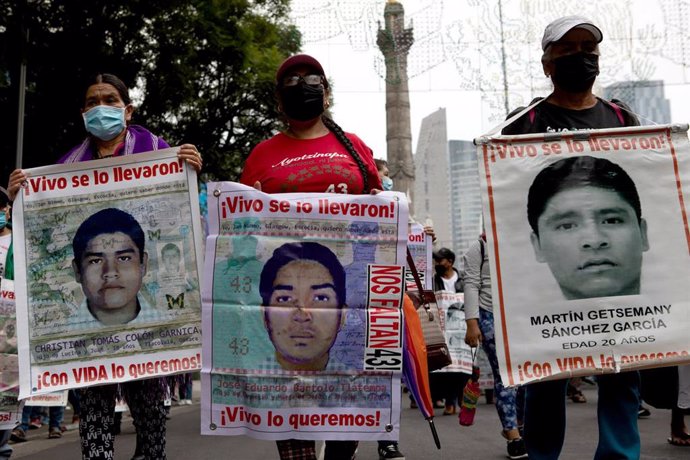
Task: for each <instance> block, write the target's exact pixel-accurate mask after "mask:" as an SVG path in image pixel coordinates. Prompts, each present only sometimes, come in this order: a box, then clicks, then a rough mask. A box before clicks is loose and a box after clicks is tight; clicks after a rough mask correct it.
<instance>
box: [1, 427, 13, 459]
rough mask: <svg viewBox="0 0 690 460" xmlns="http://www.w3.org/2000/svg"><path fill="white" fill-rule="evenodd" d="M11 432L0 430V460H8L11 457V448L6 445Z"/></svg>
mask: <svg viewBox="0 0 690 460" xmlns="http://www.w3.org/2000/svg"><path fill="white" fill-rule="evenodd" d="M11 433H12V430H0V460H8V459H9V458H10V457H11V456H12V447H10V445H9V444H8V443H7V442H8V441H9V440H10V434H11Z"/></svg>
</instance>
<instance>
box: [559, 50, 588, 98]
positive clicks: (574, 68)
mask: <svg viewBox="0 0 690 460" xmlns="http://www.w3.org/2000/svg"><path fill="white" fill-rule="evenodd" d="M553 65H554V67H555V71H554V73H553V75H552V76H551V78H552V79H553V82H554V84H556V85H558V87H559V88H561V89H563V90H565V91H568V92H570V93H580V92H582V91H585V90H587V89H589V88H590V87H591V86H592V84H593V83H594V80H595V79H596V78H597V75H599V56H597V55H596V54H591V53H576V54H569V55H567V56H561V57H559V58H556V59H554V60H553Z"/></svg>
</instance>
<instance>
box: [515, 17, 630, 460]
mask: <svg viewBox="0 0 690 460" xmlns="http://www.w3.org/2000/svg"><path fill="white" fill-rule="evenodd" d="M602 38H603V35H602V32H601V30H600V29H599V28H598V27H597V26H595V25H594V24H593V23H592V21H590V20H589V19H587V18H584V17H581V16H567V17H562V18H559V19H556V20H555V21H553V22H552V23H550V24H549V25H548V26H546V29H545V30H544V37H543V39H542V50H543V55H542V58H541V61H542V66H543V69H544V73H545V74H546V76H547V77H549V78H551V81H552V82H553V86H554V89H553V92H552V93H551V94H550V95H549V96H547V97H546V98H545V99H542V100H541V101H540V102H539V104H538V105H536V106H534V107H533V108H531V109H530V110H528V111H526V112H525V113H523V114H522V115H521V116H518V118H517V119H516V120H515V121H513V122H512V123H511V124H509V125H508V126H507V127H506V128H504V129H503V131H502V133H503V134H527V133H543V132H561V131H575V130H591V129H601V128H617V127H622V126H633V125H639V122H638V120H637V118H636V117H635V116H634V115H633V113H632V112H631V111H630V109H629V108H627V107H626V106H625V105H624V104H622V103H621V102H618V101H611V102H609V101H605V100H603V99H600V98H598V97H596V96H595V95H594V94H593V93H592V86H593V85H594V81H595V79H596V77H597V75H599V54H600V53H599V43H600V42H601V41H602ZM533 102H535V101H533ZM521 111H523V112H524V109H522V108H519V109H517V110H516V111H515V112H513V114H516V113H518V112H521ZM513 114H510V115H508V118H512V117H513ZM597 383H598V386H599V403H598V420H599V444H598V446H597V450H596V454H595V456H594V458H595V460H605V459H612V458H615V459H630V460H632V459H638V458H639V457H640V435H639V431H638V428H637V412H638V407H639V403H640V397H639V386H640V380H639V373H638V372H636V371H633V372H622V373H617V374H606V375H601V376H598V377H597ZM566 385H567V379H565V380H556V381H548V382H538V383H533V384H530V385H528V386H527V387H526V398H525V440H526V441H527V451H528V453H529V458H530V459H532V460H541V459H557V458H558V456H559V455H560V452H561V448H562V447H563V439H564V437H565V420H566V419H565V392H566Z"/></svg>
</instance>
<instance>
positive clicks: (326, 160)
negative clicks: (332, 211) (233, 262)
mask: <svg viewBox="0 0 690 460" xmlns="http://www.w3.org/2000/svg"><path fill="white" fill-rule="evenodd" d="M276 96H277V99H278V107H279V109H280V111H281V112H282V114H283V115H284V117H285V121H286V122H287V129H286V130H285V131H284V132H281V133H278V134H276V135H275V136H273V137H272V138H270V139H268V140H266V141H263V142H261V143H260V144H259V145H257V146H256V147H255V148H254V150H252V152H251V154H250V155H249V157H248V158H247V161H246V163H245V166H244V170H243V171H242V177H241V179H240V181H241V182H242V183H243V184H246V185H250V186H253V187H255V188H257V189H259V190H262V191H264V192H267V193H283V192H304V193H309V192H331V193H349V194H362V193H370V192H371V191H372V190H374V189H379V190H380V189H381V188H382V186H381V181H380V179H379V175H378V173H377V171H376V165H375V164H374V159H373V155H372V151H371V149H370V148H369V147H367V146H366V144H364V142H362V140H361V139H360V138H359V137H357V136H355V135H354V134H350V133H345V132H343V130H342V129H341V128H340V126H338V125H337V124H336V123H335V122H334V121H333V120H332V119H331V118H330V117H328V116H327V115H325V114H324V112H325V111H326V109H327V108H328V105H329V96H330V92H329V85H328V80H327V79H326V76H325V74H324V71H323V68H322V67H321V64H320V63H319V62H318V61H317V60H316V59H314V58H313V57H311V56H308V55H306V54H298V55H295V56H292V57H290V58H288V59H287V60H285V62H283V64H282V65H281V66H280V67H279V68H278V71H277V73H276ZM277 444H278V451H279V453H280V458H281V459H291V460H312V459H316V452H315V443H314V441H302V440H294V439H290V440H285V441H278V442H277ZM356 449H357V442H356V441H327V442H326V454H325V458H326V459H327V460H336V459H343V460H349V459H351V458H352V457H353V456H354V453H355V450H356ZM396 450H397V449H396ZM390 458H400V457H390Z"/></svg>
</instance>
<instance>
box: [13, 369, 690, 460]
mask: <svg viewBox="0 0 690 460" xmlns="http://www.w3.org/2000/svg"><path fill="white" fill-rule="evenodd" d="M194 383H195V388H194V401H195V404H193V405H191V406H173V407H172V409H171V419H170V420H169V421H168V444H167V453H168V459H169V460H178V459H180V460H182V459H189V460H197V459H198V460H205V459H214V460H217V459H227V460H264V459H278V454H277V450H276V447H275V443H273V442H270V441H258V440H255V439H251V438H248V437H244V436H238V437H221V436H201V435H200V434H199V426H200V414H199V404H198V402H199V387H198V382H196V381H195V382H194ZM582 390H583V392H584V394H585V395H586V396H587V399H588V402H587V403H586V404H575V403H572V402H568V430H567V434H566V440H565V445H564V448H563V453H562V455H561V459H562V460H583V459H591V458H592V457H593V456H594V451H595V449H596V443H597V438H598V435H597V422H596V399H597V398H596V389H595V388H594V387H590V386H588V385H583V388H582ZM403 401H404V410H403V411H402V423H401V425H402V428H401V442H400V449H401V450H402V451H403V452H404V453H405V454H406V458H407V459H408V460H411V459H412V460H417V459H419V460H422V459H424V460H426V459H433V460H445V459H448V460H451V459H452V460H462V459H480V460H485V459H486V460H500V459H505V458H506V456H505V454H506V448H505V441H504V440H503V438H502V437H501V436H500V431H501V427H500V423H499V421H498V416H497V415H496V410H495V408H494V407H493V406H492V405H487V404H484V399H483V398H482V399H480V404H479V405H478V407H477V413H476V416H475V423H474V425H473V426H471V427H463V426H460V425H459V424H458V418H457V416H443V415H441V412H442V410H438V412H439V414H438V416H437V417H436V418H435V424H436V426H437V429H438V432H439V436H440V438H441V447H442V449H441V450H437V449H436V446H435V445H434V442H433V439H432V437H431V433H430V431H429V428H428V425H427V422H426V421H425V420H424V419H423V418H422V416H421V414H420V413H419V411H418V410H417V409H410V408H409V402H408V400H407V396H406V395H405V396H404V400H403ZM71 417H72V414H71V412H69V411H68V412H66V414H65V420H66V421H67V422H69V421H70V420H71ZM670 420H671V414H670V411H668V410H656V409H652V415H651V416H650V417H649V418H646V419H641V420H640V421H639V427H640V433H641V436H642V456H641V458H642V459H643V460H667V459H686V460H687V459H690V448H689V447H674V446H671V445H670V444H668V443H667V442H666V439H667V438H668V436H669V429H670V428H669V424H670ZM688 423H689V424H690V420H688ZM47 437H48V432H47V427H45V426H44V427H43V428H41V429H38V430H31V431H30V432H29V439H30V440H29V441H28V442H25V443H21V444H14V445H13V447H14V449H15V452H14V455H13V456H12V459H20V458H21V459H27V460H46V459H48V460H63V459H65V460H67V459H69V460H73V459H74V460H78V459H79V458H80V453H79V452H80V451H79V435H78V433H77V431H76V430H74V429H73V430H69V431H67V432H65V434H64V436H63V438H61V439H47ZM134 443H135V435H134V428H133V426H132V423H131V419H130V418H128V417H127V416H125V417H124V418H123V422H122V434H120V435H118V436H117V437H116V440H115V460H130V459H131V457H132V454H133V453H134ZM378 458H379V457H378V455H377V453H376V443H375V442H362V443H360V447H359V450H358V452H357V459H358V460H378Z"/></svg>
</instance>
